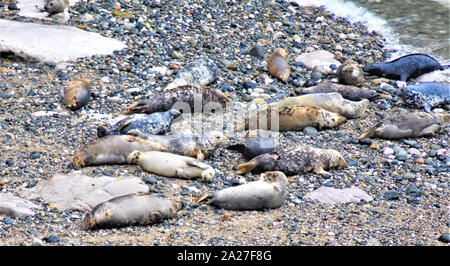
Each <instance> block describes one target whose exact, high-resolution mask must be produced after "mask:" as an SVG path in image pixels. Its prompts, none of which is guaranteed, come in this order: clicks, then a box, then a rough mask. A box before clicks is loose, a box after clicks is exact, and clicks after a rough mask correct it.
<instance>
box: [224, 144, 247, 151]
mask: <svg viewBox="0 0 450 266" xmlns="http://www.w3.org/2000/svg"><path fill="white" fill-rule="evenodd" d="M226 149H227V150H232V151H237V152H240V153H242V152H243V151H244V149H245V146H244V144H235V145H231V146H228V147H226Z"/></svg>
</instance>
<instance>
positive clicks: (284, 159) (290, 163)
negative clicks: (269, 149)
mask: <svg viewBox="0 0 450 266" xmlns="http://www.w3.org/2000/svg"><path fill="white" fill-rule="evenodd" d="M346 166H347V162H346V161H345V159H344V157H342V155H341V154H340V153H339V152H338V151H336V150H333V149H320V148H315V147H311V146H304V145H297V146H296V147H294V148H291V149H288V150H278V151H275V152H273V153H266V154H262V155H259V156H257V157H255V158H253V159H251V160H250V161H248V162H246V163H243V164H240V165H239V166H238V168H237V172H236V173H237V174H239V175H240V174H245V173H248V172H253V173H260V172H266V171H281V172H283V173H284V174H286V175H299V174H303V173H306V172H311V171H312V172H314V173H316V174H324V173H327V172H326V171H325V170H326V169H330V168H332V167H337V168H343V167H346Z"/></svg>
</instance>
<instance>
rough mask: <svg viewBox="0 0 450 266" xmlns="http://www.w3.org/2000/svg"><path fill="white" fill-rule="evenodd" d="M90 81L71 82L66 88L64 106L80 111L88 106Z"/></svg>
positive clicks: (78, 80)
mask: <svg viewBox="0 0 450 266" xmlns="http://www.w3.org/2000/svg"><path fill="white" fill-rule="evenodd" d="M90 84H91V81H90V80H89V79H86V78H85V79H77V80H74V81H71V82H70V83H69V84H68V85H67V86H66V87H65V88H64V105H65V106H66V107H67V108H69V109H70V110H73V111H75V110H78V109H80V108H81V107H83V106H85V105H86V104H88V102H89V100H90V97H91V91H90Z"/></svg>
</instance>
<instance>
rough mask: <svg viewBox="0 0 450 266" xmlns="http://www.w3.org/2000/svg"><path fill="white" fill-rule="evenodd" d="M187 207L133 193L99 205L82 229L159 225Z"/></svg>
mask: <svg viewBox="0 0 450 266" xmlns="http://www.w3.org/2000/svg"><path fill="white" fill-rule="evenodd" d="M185 205H186V204H185V203H184V202H183V201H181V200H176V199H175V200H170V199H165V198H160V197H155V196H152V195H150V194H149V193H142V192H138V193H134V194H128V195H124V196H120V197H116V198H113V199H110V200H108V201H105V202H103V203H100V204H99V205H97V206H96V207H95V208H94V209H93V210H92V211H91V212H88V213H87V214H86V215H85V216H84V217H83V220H82V221H81V228H82V229H83V230H90V229H97V228H114V227H124V226H132V225H148V224H153V223H159V222H161V221H162V220H164V219H168V218H171V217H173V216H174V215H175V214H176V213H177V212H178V211H179V210H181V209H182V208H184V206H185Z"/></svg>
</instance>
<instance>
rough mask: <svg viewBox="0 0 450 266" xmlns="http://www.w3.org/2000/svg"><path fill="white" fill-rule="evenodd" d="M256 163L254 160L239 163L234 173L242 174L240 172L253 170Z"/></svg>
mask: <svg viewBox="0 0 450 266" xmlns="http://www.w3.org/2000/svg"><path fill="white" fill-rule="evenodd" d="M256 165H257V164H256V162H252V161H250V162H246V163H243V164H240V165H238V167H237V171H236V174H238V175H242V174H245V173H248V172H250V171H251V170H253V169H254V168H255V167H256Z"/></svg>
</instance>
